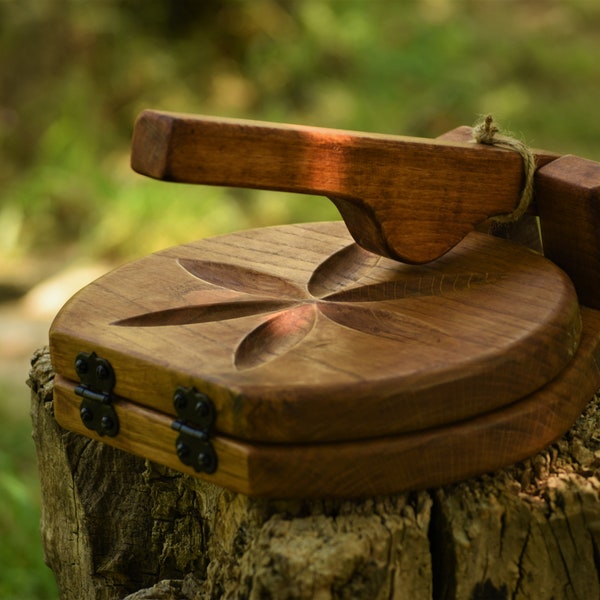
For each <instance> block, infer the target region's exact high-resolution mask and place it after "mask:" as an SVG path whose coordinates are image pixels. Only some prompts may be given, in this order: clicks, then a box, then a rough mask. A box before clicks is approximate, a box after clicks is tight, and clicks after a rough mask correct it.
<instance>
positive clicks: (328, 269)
mask: <svg viewBox="0 0 600 600" xmlns="http://www.w3.org/2000/svg"><path fill="white" fill-rule="evenodd" d="M379 260H380V257H379V256H377V255H376V254H372V253H371V252H367V251H366V250H363V249H362V248H361V247H360V246H358V245H357V244H351V245H350V246H346V247H345V248H343V249H342V250H340V251H339V252H336V253H335V254H332V255H331V256H330V257H329V258H327V260H325V261H323V262H322V263H321V264H320V265H319V266H318V267H317V268H316V269H315V272H314V273H313V274H312V277H311V278H310V281H309V282H308V291H309V292H310V293H311V294H312V295H313V296H315V297H316V298H320V297H322V296H324V295H325V294H331V293H333V292H336V291H338V290H341V289H343V288H345V287H347V286H349V285H352V284H353V283H357V282H358V281H359V280H360V279H361V278H362V277H364V276H365V275H366V274H367V273H368V272H369V271H370V270H371V269H372V268H373V267H374V266H375V265H376V264H377V263H378V262H379Z"/></svg>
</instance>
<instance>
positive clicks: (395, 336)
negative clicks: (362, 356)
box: [319, 302, 446, 342]
mask: <svg viewBox="0 0 600 600" xmlns="http://www.w3.org/2000/svg"><path fill="white" fill-rule="evenodd" d="M319 310H320V311H321V313H322V314H324V315H325V316H326V317H327V318H328V319H330V320H331V321H333V322H334V323H337V324H338V325H342V326H343V327H348V328H350V329H354V330H355V331H360V332H361V333H367V334H369V335H374V336H376V337H378V338H388V339H392V340H396V341H398V342H409V341H412V340H419V341H426V340H427V339H428V338H429V337H431V336H434V335H435V336H436V337H437V338H439V337H440V335H446V334H445V333H444V332H443V331H442V330H440V329H438V328H436V327H434V326H432V325H431V324H430V323H428V322H427V321H424V320H423V321H422V320H421V319H416V318H414V317H411V316H408V315H404V314H401V313H396V312H391V311H388V310H377V309H374V308H372V307H370V306H365V305H354V304H333V303H332V304H328V303H325V302H321V303H319Z"/></svg>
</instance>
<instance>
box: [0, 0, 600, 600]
mask: <svg viewBox="0 0 600 600" xmlns="http://www.w3.org/2000/svg"><path fill="white" fill-rule="evenodd" d="M599 101H600V3H598V2H596V1H595V0H564V1H552V0H471V1H466V0H420V1H418V0H412V1H410V0H408V1H406V0H405V1H399V0H0V292H1V295H0V305H1V306H2V307H4V308H3V309H2V310H4V312H2V310H0V316H2V314H4V315H5V320H4V321H2V320H0V327H3V326H4V328H5V330H6V331H8V328H9V325H10V323H11V322H12V321H9V319H10V315H11V314H16V315H17V317H18V318H20V319H25V318H26V316H27V315H26V311H25V309H24V308H23V307H24V306H25V305H24V303H23V301H24V298H25V297H26V296H25V295H24V294H25V293H26V292H27V291H28V289H29V288H31V287H32V286H34V285H36V284H37V283H39V282H40V281H41V280H42V279H44V278H46V277H51V276H54V275H55V274H56V273H60V272H64V271H65V270H68V269H70V268H74V267H76V266H77V265H80V264H84V263H85V264H90V263H92V264H94V263H101V264H102V265H116V264H119V263H121V262H123V261H126V260H129V259H132V258H135V257H139V256H142V255H144V254H147V253H148V252H151V251H153V250H157V249H159V248H163V247H165V246H168V245H172V244H176V243H180V242H184V241H189V240H191V239H196V238H200V237H204V236H207V235H212V234H217V233H222V232H227V231H233V230H237V229H240V228H246V227H252V226H261V225H270V224H275V223H286V222H293V221H312V220H321V219H330V218H337V213H336V212H335V209H334V208H333V206H332V205H331V204H330V203H329V201H327V200H325V199H321V198H315V197H303V196H295V195H289V194H279V193H273V192H260V191H247V190H230V189H222V188H209V187H193V186H184V185H175V184H165V183H161V182H155V181H151V180H148V179H145V178H143V177H141V176H138V175H135V174H134V173H132V172H131V171H130V169H129V159H128V152H129V142H130V136H131V131H132V126H133V123H134V120H135V117H136V115H137V114H138V113H139V112H140V111H141V110H143V109H144V108H157V109H164V110H170V111H179V112H194V113H203V114H214V115H221V116H232V117H244V118H254V119H265V120H273V121H284V122H291V123H300V124H311V125H319V126H325V127H336V128H346V129H357V130H364V131H375V132H383V133H399V134H406V135H416V136H425V137H435V136H437V135H439V134H440V133H443V132H444V131H446V130H448V129H452V128H454V127H456V126H458V125H463V124H471V123H472V122H473V121H474V120H475V119H476V118H477V117H478V116H479V115H481V114H483V113H487V112H491V113H493V114H494V115H495V116H496V118H497V119H498V120H499V121H500V123H501V124H502V125H504V126H505V127H506V128H507V129H509V130H511V131H512V132H514V133H516V134H518V135H520V136H521V137H522V138H523V139H524V140H525V141H527V142H528V143H530V144H531V145H533V146H535V147H542V148H546V149H549V150H554V151H557V152H560V153H574V154H579V155H582V156H586V157H588V158H592V159H596V160H600V119H598V118H597V117H596V114H595V110H596V109H597V105H598V102H599ZM11 311H15V312H14V313H12V312H11ZM15 318H16V317H15ZM38 325H39V326H40V327H41V328H42V329H43V332H44V335H45V331H46V329H47V323H45V322H43V320H42V321H41V322H40V320H39V319H38ZM11 331H12V332H13V334H12V335H13V337H12V338H11V337H10V336H4V337H2V336H1V331H0V344H4V348H2V347H0V350H2V351H1V352H0V360H3V357H4V358H5V359H6V360H5V363H6V365H9V362H10V361H9V358H10V360H11V361H12V360H17V359H18V361H21V362H15V363H14V364H18V365H22V372H18V371H19V369H18V368H17V369H16V370H17V379H18V383H15V380H14V379H10V378H9V377H7V376H5V377H4V378H1V379H0V418H2V420H3V421H4V423H5V424H6V423H9V424H10V427H8V428H5V430H4V431H3V432H2V433H1V434H0V540H2V543H1V544H0V598H3V599H9V598H55V597H56V591H55V589H54V585H53V582H52V577H51V574H50V573H49V572H48V570H47V569H46V568H45V567H44V565H43V559H42V553H41V544H40V542H39V537H38V534H37V527H38V519H39V499H38V495H39V492H38V489H37V483H36V481H37V480H36V473H35V458H34V452H33V445H32V442H31V441H30V426H29V421H28V416H27V408H26V407H27V405H28V398H29V394H28V391H27V389H26V388H25V386H24V385H23V383H22V382H23V381H24V380H25V378H26V376H27V364H26V363H27V361H26V360H25V358H23V356H20V355H19V356H18V357H17V359H15V354H16V353H15V352H13V351H11V348H14V344H15V343H16V342H15V340H17V341H18V340H20V339H21V338H20V336H19V333H18V330H13V329H11ZM30 350H32V348H28V347H25V346H24V350H23V351H22V353H23V352H25V351H26V352H27V353H29V352H30ZM17 354H18V353H17ZM12 364H13V363H12V362H11V363H10V365H9V367H8V368H6V369H5V370H4V371H3V373H6V372H7V371H11V373H12V372H14V371H15V369H14V368H13V367H12V366H11V365H12ZM23 407H25V408H23ZM6 431H8V433H6Z"/></svg>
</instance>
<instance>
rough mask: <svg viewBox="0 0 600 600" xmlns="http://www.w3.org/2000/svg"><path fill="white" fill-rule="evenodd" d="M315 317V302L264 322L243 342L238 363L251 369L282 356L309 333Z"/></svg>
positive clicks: (240, 366) (236, 355) (237, 365)
mask: <svg viewBox="0 0 600 600" xmlns="http://www.w3.org/2000/svg"><path fill="white" fill-rule="evenodd" d="M315 316H316V309H315V307H314V305H313V304H301V305H299V306H296V307H295V308H290V309H288V310H286V311H284V312H281V313H279V314H278V315H276V316H274V317H272V318H271V319H269V320H268V321H266V322H265V323H262V324H261V325H259V326H258V327H257V328H256V329H254V330H252V331H251V332H250V333H249V334H248V335H247V336H246V337H245V338H244V339H243V340H242V341H241V343H240V345H239V346H238V348H237V350H236V353H235V366H236V367H237V368H238V369H240V370H243V369H251V368H253V367H259V366H261V365H263V364H265V363H268V362H269V361H271V360H273V359H275V358H277V357H278V356H282V355H283V354H285V353H286V352H288V351H289V350H291V349H292V348H293V347H294V346H296V345H297V344H299V343H300V342H301V341H302V340H303V339H304V338H305V337H306V336H307V335H308V334H309V333H310V331H311V330H312V329H313V327H314V325H315Z"/></svg>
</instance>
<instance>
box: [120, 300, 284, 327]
mask: <svg viewBox="0 0 600 600" xmlns="http://www.w3.org/2000/svg"><path fill="white" fill-rule="evenodd" d="M293 305H294V302H289V301H288V302H279V301H277V300H250V301H246V302H243V301H235V302H216V303H214V304H199V305H196V306H181V307H178V308H167V309H165V310H157V311H154V312H149V313H144V314H141V315H135V316H133V317H129V318H128V319H122V320H120V321H115V322H114V323H112V325H119V326H121V327H158V326H161V325H190V324H192V323H209V322H212V321H226V320H228V319H238V318H239V317H247V316H250V315H257V314H263V313H269V312H275V311H278V310H281V309H283V308H287V307H288V306H293Z"/></svg>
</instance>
